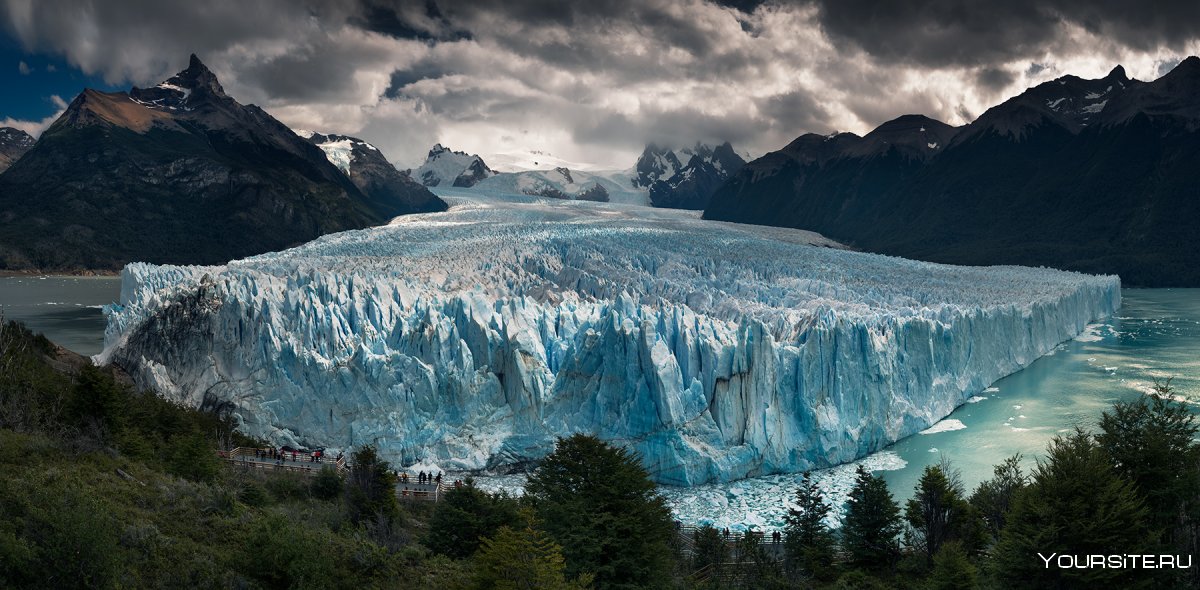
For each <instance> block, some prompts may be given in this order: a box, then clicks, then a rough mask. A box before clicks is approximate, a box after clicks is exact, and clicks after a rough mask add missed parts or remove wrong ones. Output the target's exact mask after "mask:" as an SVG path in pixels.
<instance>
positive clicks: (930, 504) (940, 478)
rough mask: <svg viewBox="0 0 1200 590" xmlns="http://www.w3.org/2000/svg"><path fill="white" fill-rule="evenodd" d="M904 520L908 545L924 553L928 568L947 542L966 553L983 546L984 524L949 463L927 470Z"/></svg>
mask: <svg viewBox="0 0 1200 590" xmlns="http://www.w3.org/2000/svg"><path fill="white" fill-rule="evenodd" d="M904 518H905V520H906V521H907V522H908V525H909V527H910V529H909V536H908V538H909V541H910V542H909V544H910V545H911V546H913V547H916V548H918V549H921V550H923V551H924V553H925V558H926V560H927V563H928V564H932V563H933V556H934V555H935V554H936V553H937V552H938V550H939V549H941V547H942V545H943V544H944V543H946V542H947V541H957V542H958V543H959V549H961V550H965V551H967V552H974V551H977V550H978V549H980V548H981V546H982V544H983V538H984V532H983V531H984V524H983V522H982V520H980V518H979V515H978V513H977V512H976V511H975V509H974V508H973V507H972V506H971V505H970V503H968V502H967V501H966V499H964V498H963V489H962V483H961V481H960V480H959V479H958V476H957V471H955V470H954V469H953V467H952V466H951V465H950V464H949V462H948V461H943V462H942V464H941V465H930V466H927V467H926V468H925V471H924V473H922V475H921V480H920V482H918V483H917V489H916V491H915V493H914V494H913V497H912V498H911V499H909V500H908V503H907V505H906V508H905V511H904Z"/></svg>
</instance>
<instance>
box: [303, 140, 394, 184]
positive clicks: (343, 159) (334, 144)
mask: <svg viewBox="0 0 1200 590" xmlns="http://www.w3.org/2000/svg"><path fill="white" fill-rule="evenodd" d="M295 131H296V135H299V136H300V137H303V138H304V139H307V140H309V141H311V142H312V143H313V144H314V145H316V146H317V147H319V148H321V151H324V152H325V157H326V158H328V159H329V162H330V163H331V164H333V165H334V166H337V167H338V169H339V170H341V171H342V173H344V174H347V175H349V174H350V165H351V164H352V163H353V162H354V159H355V158H354V148H355V147H361V148H363V149H368V150H374V151H376V152H378V151H379V148H377V147H375V146H373V145H371V144H370V143H367V142H366V141H363V140H361V139H359V138H357V137H350V136H348V135H333V134H323V133H317V132H316V131H310V130H308V129H297V130H295Z"/></svg>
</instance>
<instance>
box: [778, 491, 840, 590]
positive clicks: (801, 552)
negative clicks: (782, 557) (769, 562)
mask: <svg viewBox="0 0 1200 590" xmlns="http://www.w3.org/2000/svg"><path fill="white" fill-rule="evenodd" d="M832 511H833V508H832V507H830V506H829V504H827V503H826V502H825V497H824V496H823V495H822V494H821V490H820V488H818V487H817V483H816V481H814V480H813V479H812V476H811V474H809V473H805V474H804V479H803V480H802V481H801V482H800V487H798V488H796V505H795V506H791V507H789V508H788V512H787V514H786V515H785V516H784V520H785V521H786V523H787V526H786V528H785V530H784V536H785V545H784V548H785V551H786V554H787V564H788V568H789V570H791V571H792V572H794V573H803V574H806V575H810V576H814V577H819V578H824V577H826V575H827V574H831V573H832V570H833V568H832V563H833V555H834V545H835V542H834V535H833V531H832V530H830V528H829V525H828V524H826V523H825V520H826V519H827V518H828V517H829V513H830V512H832Z"/></svg>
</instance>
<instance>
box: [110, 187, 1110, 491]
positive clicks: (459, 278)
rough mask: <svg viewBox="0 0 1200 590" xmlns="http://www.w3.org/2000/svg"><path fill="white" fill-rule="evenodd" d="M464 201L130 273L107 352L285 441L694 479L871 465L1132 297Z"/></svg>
mask: <svg viewBox="0 0 1200 590" xmlns="http://www.w3.org/2000/svg"><path fill="white" fill-rule="evenodd" d="M450 200H451V201H452V204H453V207H452V209H451V210H450V211H448V212H445V213H433V214H425V215H414V216H407V217H404V218H399V219H397V220H396V221H394V222H393V224H392V225H389V226H385V227H378V228H372V229H367V230H360V231H350V232H344V233H340V234H335V235H330V236H325V237H323V238H320V239H318V240H316V241H314V242H310V243H308V244H305V245H303V246H300V247H297V248H293V249H291V250H287V251H284V252H279V253H273V254H266V255H262V256H257V257H253V258H248V259H245V260H240V261H235V262H232V263H230V264H228V265H226V266H220V267H203V268H201V267H172V266H151V265H145V264H131V265H129V266H128V267H126V269H125V271H124V273H123V284H122V295H121V305H120V306H117V307H114V308H113V309H111V310H110V314H109V327H108V332H107V334H106V338H105V340H106V349H105V351H104V353H102V354H101V355H99V356H98V357H97V360H98V361H100V362H112V363H115V364H117V365H119V366H121V367H124V368H125V369H126V370H128V371H129V372H130V374H131V375H133V376H134V378H135V379H136V380H137V381H138V382H139V383H140V384H142V385H144V386H149V387H155V388H158V389H159V390H160V391H162V392H164V393H165V394H166V395H168V396H171V397H174V398H176V399H179V400H181V401H184V402H186V403H189V404H193V405H208V406H216V405H226V406H229V407H231V408H232V409H233V411H234V413H235V414H236V416H237V417H238V419H239V420H240V421H241V423H242V426H243V428H244V429H245V430H246V431H247V432H248V433H250V434H253V435H258V436H264V437H267V438H269V439H272V440H274V441H276V442H281V443H282V442H299V443H302V444H309V445H326V446H331V447H347V446H350V445H356V444H362V443H368V442H373V443H375V444H377V445H379V447H380V449H381V450H382V451H383V453H384V454H385V456H387V457H388V458H390V459H393V460H396V461H399V462H401V463H405V464H407V463H411V462H414V461H416V460H419V459H430V460H434V461H436V462H437V463H439V464H440V465H442V466H444V467H451V468H455V467H457V468H468V469H478V468H487V467H495V466H500V465H506V464H514V463H519V462H522V461H525V460H529V459H536V458H538V457H541V456H543V455H544V454H545V453H546V452H548V451H549V450H551V449H552V448H553V441H554V437H555V436H558V435H564V434H568V433H573V432H587V433H593V434H596V435H599V436H600V437H602V438H605V439H608V440H611V441H614V442H616V443H618V444H622V445H625V446H627V447H629V448H631V449H633V450H635V451H637V452H639V453H640V454H641V456H642V458H643V461H644V463H645V465H646V467H647V468H648V469H649V470H650V471H651V473H652V474H653V476H654V477H655V478H656V479H657V480H658V481H660V482H663V483H669V484H681V485H691V484H698V483H703V482H712V481H727V480H733V479H737V478H742V477H746V476H751V475H761V474H769V473H776V472H791V471H799V470H804V469H809V468H814V467H823V466H829V465H833V464H838V463H842V462H845V461H849V460H852V459H855V458H857V457H861V456H863V455H865V454H867V453H869V452H871V451H874V450H877V449H879V448H881V447H883V446H884V445H886V444H888V443H890V442H892V441H894V440H896V439H898V438H901V437H904V436H907V435H909V434H913V433H915V432H918V431H920V430H922V429H924V428H926V427H928V426H929V425H931V424H932V423H934V422H936V421H937V420H938V419H940V418H942V417H943V416H945V415H946V414H948V413H949V412H950V411H951V410H952V409H953V408H954V407H956V406H957V405H959V404H961V403H963V402H964V401H965V400H966V399H967V398H968V397H970V396H971V395H973V394H975V393H978V392H979V391H982V390H983V389H984V388H985V387H987V386H988V385H990V384H991V383H992V382H993V381H995V380H996V379H998V378H999V377H1001V376H1004V375H1006V374H1008V373H1011V372H1013V371H1016V370H1017V369H1020V368H1021V367H1023V366H1025V365H1027V364H1028V363H1030V362H1032V361H1033V360H1034V359H1036V358H1037V357H1039V356H1041V355H1042V354H1044V353H1045V352H1047V351H1049V350H1050V349H1051V348H1052V347H1054V346H1055V345H1056V344H1057V343H1059V342H1061V341H1063V340H1066V339H1068V338H1071V337H1073V336H1075V335H1076V334H1078V333H1079V332H1080V331H1081V330H1082V329H1083V328H1084V327H1085V326H1086V325H1087V323H1088V322H1089V321H1091V320H1093V319H1096V318H1098V317H1101V316H1104V315H1106V314H1109V313H1111V312H1112V311H1114V310H1115V309H1117V307H1118V306H1119V304H1120V292H1119V283H1118V280H1117V278H1116V277H1094V276H1087V275H1081V274H1075V273H1066V272H1059V271H1054V270H1048V269H1032V268H1018V267H990V268H965V267H953V266H944V265H937V264H927V263H921V262H912V261H907V260H902V259H898V258H891V257H885V256H877V255H871V254H863V253H857V252H850V251H845V250H842V249H838V248H837V245H836V244H833V243H831V242H828V241H827V240H824V239H823V238H821V237H820V236H818V235H816V234H811V233H808V232H803V231H797V230H789V229H781V228H767V227H759V226H745V225H736V224H727V223H720V222H706V221H701V220H699V219H697V218H696V216H695V214H691V213H687V212H682V211H669V210H658V209H646V208H639V207H620V206H616V205H611V204H609V205H600V204H595V203H585V202H578V201H551V200H539V199H532V198H530V199H523V200H522V199H513V200H510V201H500V200H489V199H484V198H477V197H470V198H457V199H450Z"/></svg>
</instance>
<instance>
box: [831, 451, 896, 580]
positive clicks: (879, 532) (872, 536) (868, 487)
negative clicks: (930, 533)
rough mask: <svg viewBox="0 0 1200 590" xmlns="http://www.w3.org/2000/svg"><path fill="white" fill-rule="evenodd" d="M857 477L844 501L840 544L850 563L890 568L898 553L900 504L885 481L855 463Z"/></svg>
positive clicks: (867, 566) (870, 567)
mask: <svg viewBox="0 0 1200 590" xmlns="http://www.w3.org/2000/svg"><path fill="white" fill-rule="evenodd" d="M857 473H858V477H857V479H855V481H854V487H853V488H852V489H851V490H850V497H849V499H848V500H847V501H846V518H845V520H844V521H843V522H842V547H843V548H844V549H845V550H846V552H847V553H849V556H850V562H851V563H853V564H854V565H857V566H861V567H864V568H868V569H882V568H888V567H891V565H892V564H893V563H894V562H895V560H896V556H897V554H898V553H899V546H898V544H897V542H896V537H897V536H898V535H899V534H900V507H899V506H897V505H896V501H895V500H893V499H892V494H891V492H889V491H888V487H887V482H885V481H883V479H882V478H879V477H875V476H874V475H871V474H870V473H869V472H867V470H866V469H863V467H862V465H859V466H858V472H857Z"/></svg>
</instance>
